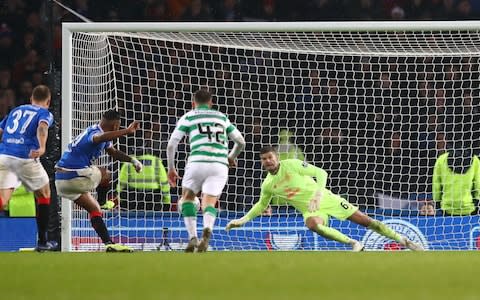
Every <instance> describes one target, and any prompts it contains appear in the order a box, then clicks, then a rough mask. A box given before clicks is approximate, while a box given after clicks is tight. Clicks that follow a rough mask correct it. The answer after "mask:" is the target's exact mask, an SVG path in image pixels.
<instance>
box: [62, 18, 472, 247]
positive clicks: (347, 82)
mask: <svg viewBox="0 0 480 300" xmlns="http://www.w3.org/2000/svg"><path fill="white" fill-rule="evenodd" d="M437 25H438V26H437ZM102 26H103V27H102ZM168 26H170V27H168ZM175 26H177V27H178V28H177V29H175V28H176V27H175ZM189 26H190V28H189ZM449 26H450V27H449ZM168 28H171V29H168ZM222 28H223V29H222ZM479 57H480V23H474V22H463V23H458V24H456V23H455V22H451V23H416V24H415V23H395V24H394V23H378V24H375V23H359V24H358V25H355V26H354V25H352V24H342V23H338V24H333V23H313V24H309V25H308V27H307V28H302V27H301V25H298V24H296V25H295V24H288V23H278V24H276V25H275V24H264V23H258V24H252V23H246V24H208V23H207V24H205V23H204V24H180V25H179V24H143V25H142V24H133V25H132V24H68V26H67V25H64V57H63V64H64V72H63V78H64V83H63V84H64V85H63V87H64V88H63V90H64V92H63V97H64V99H65V101H64V105H65V107H64V115H63V122H64V123H63V127H62V128H63V130H64V132H63V138H64V141H63V144H64V145H65V144H66V143H68V141H69V140H70V138H71V137H73V136H75V135H77V134H79V133H80V132H81V131H82V130H83V129H84V128H85V127H87V126H89V125H91V124H94V123H95V122H98V120H99V119H100V117H101V114H102V112H103V111H105V110H106V109H109V108H115V109H118V110H119V111H120V112H121V113H122V115H123V119H122V126H127V125H128V124H129V123H130V122H131V121H133V120H138V121H140V122H141V123H142V129H141V130H140V132H139V133H138V134H136V135H134V136H130V137H128V138H122V139H119V140H118V141H117V142H116V143H115V145H116V147H118V148H119V149H120V150H122V151H124V152H126V153H128V154H129V155H144V154H151V155H155V156H158V157H160V158H161V159H162V160H163V163H164V165H166V153H165V148H166V143H167V141H168V138H169V136H170V134H171V133H172V131H173V129H174V126H175V123H176V121H177V120H178V118H179V117H180V116H182V115H183V114H184V113H186V112H187V111H188V110H190V109H191V102H192V94H193V93H194V92H195V91H196V90H198V89H200V88H207V89H208V90H210V91H211V92H212V93H213V95H214V102H215V108H216V109H218V110H220V111H221V112H223V113H225V114H226V115H227V116H228V117H229V119H230V121H231V122H232V123H234V124H236V126H237V127H238V128H239V130H240V131H241V132H242V133H243V134H244V136H245V138H246V142H247V147H246V149H245V152H244V153H243V154H241V155H240V157H239V161H238V167H237V168H236V169H234V170H231V171H230V175H229V181H228V185H227V186H226V188H225V190H224V193H223V194H222V196H221V198H220V203H219V207H218V209H219V217H218V219H217V221H216V224H215V228H214V232H213V239H212V241H211V247H212V249H213V250H275V249H288V250H297V249H298V250H342V249H346V248H345V247H344V245H342V244H339V243H336V242H330V241H326V240H325V239H323V238H322V237H320V236H317V235H316V234H313V233H311V232H309V231H308V229H306V228H305V226H304V224H303V219H302V216H301V215H300V214H298V213H297V212H295V210H293V208H291V207H288V206H286V205H285V203H284V202H282V200H281V199H274V201H273V202H272V205H271V207H270V208H269V209H268V210H267V211H266V212H265V213H264V215H263V216H262V217H259V218H257V219H255V220H254V221H252V222H250V223H248V224H247V225H246V226H245V227H244V228H241V229H238V230H233V231H231V232H229V233H227V232H226V231H225V230H224V228H225V225H226V223H227V222H228V221H229V220H231V219H233V218H237V217H240V216H243V215H244V214H245V212H246V211H248V210H249V209H250V208H251V206H252V204H254V203H255V202H256V201H257V200H258V199H259V195H260V184H261V182H262V179H263V178H264V177H265V174H264V172H263V171H262V169H261V166H260V162H259V157H258V151H259V149H260V148H261V147H262V146H265V145H273V146H277V147H278V149H279V150H280V152H281V155H282V158H286V157H290V158H291V157H297V158H299V159H302V160H303V159H304V160H305V161H307V162H309V163H312V164H314V165H316V166H319V167H322V168H323V169H325V170H326V171H327V172H328V173H329V180H328V183H327V187H329V188H330V189H331V190H332V191H333V192H334V193H336V194H339V195H341V196H342V197H344V198H345V199H346V200H348V201H349V202H351V203H353V204H355V205H357V206H359V207H360V209H361V210H363V211H365V212H366V213H367V214H369V215H370V216H372V217H374V218H377V219H379V220H383V221H384V222H386V223H387V224H389V225H390V226H391V227H392V228H394V229H395V230H397V231H399V232H400V233H402V234H404V235H407V236H408V237H409V238H411V239H413V240H415V241H417V242H420V243H422V244H423V245H424V246H425V247H426V248H428V249H477V247H478V246H480V239H479V236H480V234H479V233H478V232H479V231H480V230H479V227H478V224H479V217H478V216H477V215H476V211H475V212H473V213H472V214H469V213H464V215H461V216H451V215H450V214H448V213H446V212H444V211H443V210H442V209H441V208H440V205H439V204H438V203H434V202H431V200H432V172H433V166H434V164H435V161H436V159H437V157H438V156H439V155H440V154H442V153H444V152H445V151H451V150H452V149H455V150H457V153H458V152H462V155H472V154H471V153H472V151H473V153H475V150H476V149H477V148H478V144H477V141H478V139H479V136H478V124H479V120H478V118H479V117H478V116H479V109H480V106H479V105H480V103H479V62H480V61H479ZM187 145H188V144H187V143H186V142H185V141H184V142H182V143H181V144H180V145H179V155H178V160H177V161H178V169H179V171H180V175H182V173H183V169H184V166H185V160H186V157H187V155H188V152H189V149H188V146H187ZM458 150H462V151H458ZM462 161H468V162H470V160H469V159H464V160H462ZM97 163H98V164H101V165H105V166H108V167H109V168H110V170H111V171H112V174H113V180H112V185H111V191H110V193H109V198H112V199H116V200H118V202H119V205H118V206H117V207H116V208H114V209H113V210H111V211H105V219H106V222H107V225H108V227H109V231H110V233H111V235H112V237H113V238H114V240H115V241H118V242H121V243H125V244H129V245H132V246H134V247H135V248H137V249H139V250H155V249H161V250H169V249H171V250H177V249H183V247H185V245H186V243H187V233H186V230H185V229H184V225H183V219H182V217H181V215H180V214H179V213H178V212H177V210H176V202H177V201H178V199H179V194H180V191H179V190H178V189H173V188H172V189H171V190H170V191H169V193H170V195H171V199H168V198H167V197H166V196H165V191H163V194H162V192H159V191H156V192H155V193H154V192H150V191H145V192H143V191H140V190H139V189H135V190H130V189H129V190H128V191H124V190H122V191H120V190H119V188H118V183H119V177H120V175H119V173H120V168H121V164H119V163H113V162H112V161H111V160H109V159H107V158H106V157H102V159H100V161H99V162H97ZM463 167H465V166H463ZM474 188H475V187H474ZM472 194H474V195H475V191H472ZM475 204H476V203H475ZM63 206H64V207H63V210H64V218H63V219H64V223H63V226H64V233H65V234H64V249H65V250H96V249H101V247H102V246H101V243H100V240H99V239H98V238H97V237H96V234H95V232H94V231H93V229H91V227H90V222H89V219H88V215H87V214H86V213H84V212H82V211H81V210H79V209H78V208H77V207H74V206H71V204H70V202H66V201H64V202H63ZM201 219H202V218H201V217H199V218H198V220H199V226H198V228H199V230H201V229H202V226H201ZM330 226H332V227H334V228H336V229H338V230H340V231H342V232H343V233H345V234H347V235H349V236H351V237H353V238H355V239H358V240H363V241H364V242H365V244H366V247H367V249H370V250H378V249H389V250H397V249H401V246H400V245H398V244H396V243H395V242H392V241H388V240H385V239H383V238H381V237H379V236H378V235H377V234H374V233H372V232H370V231H368V230H366V229H364V228H361V227H359V226H357V225H355V224H352V223H350V222H348V221H338V220H334V219H331V220H330Z"/></svg>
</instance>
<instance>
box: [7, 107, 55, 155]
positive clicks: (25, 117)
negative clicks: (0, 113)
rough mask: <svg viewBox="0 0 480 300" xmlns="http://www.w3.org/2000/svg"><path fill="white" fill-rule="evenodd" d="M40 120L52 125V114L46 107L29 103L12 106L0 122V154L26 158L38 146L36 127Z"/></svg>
mask: <svg viewBox="0 0 480 300" xmlns="http://www.w3.org/2000/svg"><path fill="white" fill-rule="evenodd" d="M41 122H45V123H47V124H48V127H50V126H51V125H52V123H53V116H52V114H51V113H50V112H49V111H48V109H46V108H43V107H40V106H36V105H31V104H28V105H21V106H19V107H17V108H14V109H13V110H12V111H11V112H10V113H9V114H8V116H6V117H5V118H4V119H3V120H2V122H0V128H1V129H2V130H3V134H2V142H1V143H0V154H5V155H10V156H15V157H18V158H28V156H29V154H30V151H31V150H36V149H38V148H39V144H38V139H37V129H38V125H40V123H41Z"/></svg>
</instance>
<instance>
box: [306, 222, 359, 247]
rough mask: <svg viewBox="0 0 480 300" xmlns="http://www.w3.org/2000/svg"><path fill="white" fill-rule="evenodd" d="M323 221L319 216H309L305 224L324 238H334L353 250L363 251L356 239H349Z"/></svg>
mask: <svg viewBox="0 0 480 300" xmlns="http://www.w3.org/2000/svg"><path fill="white" fill-rule="evenodd" d="M324 224H325V221H324V220H323V219H322V218H321V217H309V218H307V219H306V220H305V225H306V226H307V227H308V229H310V230H311V231H313V232H315V233H317V234H318V235H320V236H323V237H324V238H326V239H329V240H334V241H337V242H340V243H342V244H348V245H350V246H352V250H353V251H354V252H358V251H363V248H364V247H363V245H362V243H360V242H359V241H357V240H354V239H351V238H349V237H348V236H346V235H345V234H343V233H341V232H340V231H338V230H336V229H334V228H331V227H328V226H325V225H324Z"/></svg>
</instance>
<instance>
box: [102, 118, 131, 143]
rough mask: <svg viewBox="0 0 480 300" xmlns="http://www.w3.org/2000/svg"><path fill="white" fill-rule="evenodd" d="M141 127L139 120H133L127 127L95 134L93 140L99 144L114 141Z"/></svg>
mask: <svg viewBox="0 0 480 300" xmlns="http://www.w3.org/2000/svg"><path fill="white" fill-rule="evenodd" d="M139 128H140V123H139V122H138V121H133V122H132V123H130V125H129V126H128V127H127V128H124V129H120V130H115V131H108V132H104V133H101V134H97V135H94V136H93V142H94V143H96V144H98V143H103V142H108V141H112V140H114V139H116V138H119V137H121V136H124V135H129V134H132V133H135V131H137V129H139Z"/></svg>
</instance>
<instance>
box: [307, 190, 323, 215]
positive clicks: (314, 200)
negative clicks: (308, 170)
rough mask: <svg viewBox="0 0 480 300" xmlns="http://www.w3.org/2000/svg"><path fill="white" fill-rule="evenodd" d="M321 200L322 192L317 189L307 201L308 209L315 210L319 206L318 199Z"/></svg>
mask: <svg viewBox="0 0 480 300" xmlns="http://www.w3.org/2000/svg"><path fill="white" fill-rule="evenodd" d="M321 200H322V192H321V191H317V192H316V193H315V195H314V196H313V198H312V200H310V202H309V203H308V211H309V212H315V211H317V210H318V209H319V208H320V201H321Z"/></svg>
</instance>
